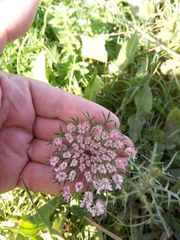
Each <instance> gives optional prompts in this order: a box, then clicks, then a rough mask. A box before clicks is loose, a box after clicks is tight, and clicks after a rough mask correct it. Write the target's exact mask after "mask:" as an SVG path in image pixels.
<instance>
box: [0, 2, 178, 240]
mask: <svg viewBox="0 0 180 240" xmlns="http://www.w3.org/2000/svg"><path fill="white" fill-rule="evenodd" d="M37 68H38V70H39V71H37V70H36V69H37ZM0 70H1V71H5V72H9V73H15V74H20V75H24V76H29V77H32V78H38V79H44V80H46V78H47V79H48V81H49V83H50V84H52V85H54V86H56V87H60V88H63V89H65V90H67V91H69V92H72V93H74V94H76V95H79V96H82V97H85V98H87V99H90V100H92V101H95V102H97V103H99V104H101V105H103V106H105V107H106V108H108V109H109V110H111V111H113V112H114V113H115V114H117V116H118V117H119V119H120V121H121V130H122V131H123V132H124V133H125V134H126V135H128V136H129V137H130V138H131V139H132V140H133V141H134V143H135V146H136V149H137V150H138V157H137V160H136V161H135V162H132V163H131V165H132V167H131V169H130V171H129V173H128V174H127V179H126V181H125V183H124V186H123V189H122V191H119V192H116V193H114V194H113V195H112V199H113V200H111V201H110V202H109V211H108V213H107V216H105V218H103V219H98V221H97V223H96V225H93V224H91V223H90V222H88V221H87V220H86V219H85V218H83V216H84V214H85V213H84V212H83V210H82V209H79V207H78V205H79V202H78V199H74V200H73V201H72V202H71V204H70V205H66V204H65V203H64V202H63V201H62V200H61V199H59V198H57V197H56V198H54V196H52V195H43V194H33V193H30V192H28V191H23V190H19V189H15V190H14V191H12V192H8V193H6V194H3V195H1V196H0V239H3V237H5V239H16V240H21V239H22V240H23V239H31V240H39V239H100V240H101V239H107V240H108V239H112V238H111V237H110V236H109V235H108V234H114V235H116V236H117V237H119V239H121V238H122V239H131V240H140V239H143V240H149V239H150V240H153V239H154V240H156V239H157V240H159V239H161V240H165V239H171V240H176V239H180V220H179V219H180V151H179V149H180V5H179V1H178V0H157V1H151V0H139V1H138V0H124V1H121V0H88V1H85V0H72V1H70V0H61V1H58V0H42V1H41V5H40V7H39V10H38V12H37V16H36V19H35V21H34V24H33V26H32V27H31V29H30V30H29V31H28V32H27V33H26V35H25V36H23V37H22V38H20V39H18V40H16V41H15V42H13V43H10V44H8V45H7V47H6V48H5V50H4V52H3V54H2V55H1V56H0ZM30 199H33V202H34V207H33V204H32V202H31V201H30ZM86 216H87V217H88V218H90V216H89V215H86ZM92 220H93V221H95V220H94V219H92ZM94 224H95V223H94ZM101 227H103V229H102V228H101ZM101 230H102V231H101ZM106 230H108V231H109V232H110V233H108V234H105V233H104V232H105V231H106ZM106 233H107V232H106ZM112 237H113V236H112ZM114 239H118V238H115V236H114Z"/></svg>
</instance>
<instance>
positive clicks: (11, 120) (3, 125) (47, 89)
mask: <svg viewBox="0 0 180 240" xmlns="http://www.w3.org/2000/svg"><path fill="white" fill-rule="evenodd" d="M87 111H88V112H89V114H90V115H91V116H96V118H95V121H97V122H100V123H103V122H104V117H103V115H102V112H103V113H104V114H105V115H108V113H109V111H108V110H107V109H105V108H104V107H102V106H99V105H97V104H96V103H93V102H90V101H88V100H85V99H83V98H81V97H77V96H75V95H72V94H70V93H68V92H65V91H63V90H60V89H57V88H54V87H52V86H50V85H48V84H46V83H43V82H40V81H36V80H33V79H29V78H25V77H21V76H17V75H10V74H6V73H0V153H1V154H0V193H3V192H6V191H9V190H12V189H14V188H15V187H17V186H18V187H20V188H24V186H23V183H22V181H21V178H22V179H23V180H24V182H25V183H26V185H27V186H28V188H29V189H30V190H32V191H34V192H43V193H58V192H59V190H60V187H59V185H57V184H53V180H52V173H51V168H50V167H49V166H47V165H46V164H45V162H46V157H47V156H50V155H51V153H52V151H53V148H51V147H50V145H47V143H48V140H49V139H50V138H51V137H52V135H53V133H54V132H58V131H59V129H60V125H61V126H62V127H63V126H64V124H65V123H64V122H65V121H67V120H70V118H71V117H73V118H77V117H78V118H79V119H80V121H84V120H86V118H85V116H84V115H83V113H82V112H87ZM111 119H112V120H114V121H115V122H116V124H117V127H118V126H119V120H118V118H117V117H116V116H115V115H114V114H112V113H111ZM109 127H114V124H113V123H110V124H109ZM127 145H129V146H132V142H131V141H130V140H129V139H127Z"/></svg>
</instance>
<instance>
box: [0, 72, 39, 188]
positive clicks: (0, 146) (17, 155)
mask: <svg viewBox="0 0 180 240" xmlns="http://www.w3.org/2000/svg"><path fill="white" fill-rule="evenodd" d="M7 76H8V78H6V79H5V78H3V77H2V78H1V93H2V99H1V108H0V116H1V118H0V127H1V130H0V153H1V155H0V164H1V170H0V171H1V172H0V192H4V191H7V190H10V189H13V188H15V187H16V186H17V184H18V181H19V176H20V174H21V172H22V170H23V169H24V167H25V166H26V165H27V163H28V161H29V156H28V150H29V148H30V144H31V142H32V140H33V138H34V136H33V124H34V122H35V118H36V114H35V109H34V106H33V101H32V97H31V93H30V89H29V84H28V82H27V81H21V80H20V81H14V79H11V78H13V77H12V76H11V75H7Z"/></svg>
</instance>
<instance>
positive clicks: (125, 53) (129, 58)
mask: <svg viewBox="0 0 180 240" xmlns="http://www.w3.org/2000/svg"><path fill="white" fill-rule="evenodd" d="M138 44H139V37H138V34H137V32H135V33H134V34H133V35H132V36H131V37H130V38H129V39H128V40H127V41H125V42H124V44H123V45H122V48H121V50H120V52H119V54H118V58H117V60H116V61H114V62H113V63H114V64H115V65H116V66H117V67H118V68H119V70H120V71H123V70H124V69H126V68H127V66H128V65H129V64H130V63H132V62H133V61H134V55H135V53H136V51H137V49H138Z"/></svg>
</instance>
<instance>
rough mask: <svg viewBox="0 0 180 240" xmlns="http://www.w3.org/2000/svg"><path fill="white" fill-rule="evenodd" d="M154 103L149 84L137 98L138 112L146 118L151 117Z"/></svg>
mask: <svg viewBox="0 0 180 240" xmlns="http://www.w3.org/2000/svg"><path fill="white" fill-rule="evenodd" d="M152 101H153V98H152V92H151V88H150V87H149V85H148V83H146V84H145V85H144V87H143V88H142V89H141V90H140V91H139V92H138V93H137V94H136V96H135V104H136V107H137V111H138V112H140V113H141V114H143V115H144V116H147V115H149V114H150V112H151V109H152Z"/></svg>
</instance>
